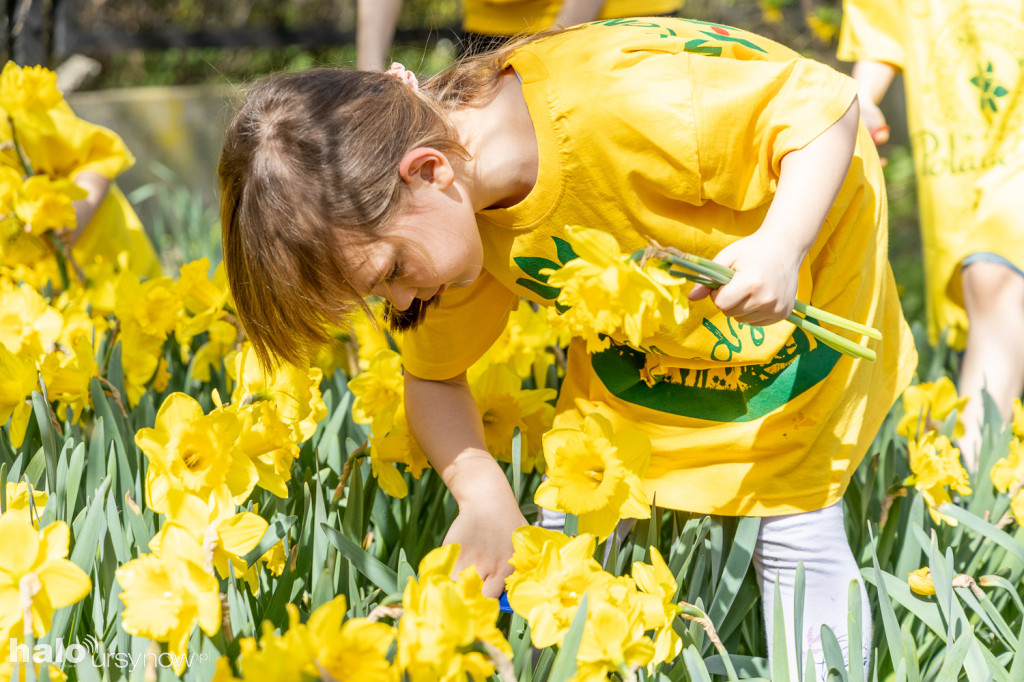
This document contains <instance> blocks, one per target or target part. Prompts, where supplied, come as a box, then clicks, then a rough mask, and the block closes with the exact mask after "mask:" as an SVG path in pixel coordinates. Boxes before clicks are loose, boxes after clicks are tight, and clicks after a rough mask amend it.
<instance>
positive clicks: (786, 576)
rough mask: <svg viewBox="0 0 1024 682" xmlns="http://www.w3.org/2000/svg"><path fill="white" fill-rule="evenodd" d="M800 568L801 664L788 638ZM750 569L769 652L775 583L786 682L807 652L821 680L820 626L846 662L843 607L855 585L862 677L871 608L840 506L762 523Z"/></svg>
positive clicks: (824, 671)
mask: <svg viewBox="0 0 1024 682" xmlns="http://www.w3.org/2000/svg"><path fill="white" fill-rule="evenodd" d="M801 562H802V563H803V565H804V585H805V590H804V613H803V632H802V633H801V637H800V643H801V647H800V651H801V654H800V658H799V659H798V658H797V652H796V650H795V642H796V639H795V637H794V636H793V609H794V604H793V587H794V582H795V580H796V568H797V564H799V563H801ZM754 569H755V571H756V572H757V580H758V583H759V585H760V587H761V597H762V599H761V601H762V604H763V606H764V622H765V629H766V631H767V632H766V634H767V642H768V651H771V650H772V642H773V641H774V640H773V637H774V633H775V627H774V626H775V623H774V620H775V619H774V614H775V582H776V579H777V580H778V584H779V591H780V592H781V597H782V611H783V618H784V619H785V628H786V641H787V642H788V643H789V644H788V652H789V673H790V679H793V680H796V679H797V674H798V672H797V666H799V667H800V668H801V669H802V668H803V666H804V661H806V659H807V652H808V651H810V652H811V654H812V655H813V656H814V664H815V671H816V674H817V679H820V680H824V679H825V677H826V676H827V672H828V668H827V667H826V666H825V660H824V655H823V654H822V649H821V626H822V625H827V626H829V627H830V628H831V629H832V632H833V633H835V636H836V639H837V640H838V641H839V646H840V648H841V649H842V650H843V655H844V658H846V659H847V660H849V655H850V652H849V627H848V613H849V608H848V605H847V601H848V595H849V588H850V582H851V581H854V580H856V581H858V585H859V586H860V603H861V627H862V632H861V644H862V651H860V652H856V653H854V655H859V656H861V657H862V659H863V660H864V665H865V671H866V670H867V665H868V661H869V659H870V656H871V606H870V604H869V603H868V596H867V593H866V592H865V590H864V585H863V583H862V582H861V578H860V570H859V569H858V568H857V562H856V561H854V558H853V552H852V551H851V550H850V543H849V541H848V540H847V538H846V529H845V527H844V525H843V503H842V501H840V502H837V503H836V504H834V505H832V506H831V507H826V508H825V509H820V510H818V511H813V512H806V513H803V514H790V515H787V516H773V517H766V518H764V519H761V530H760V531H759V532H758V534H757V545H756V546H755V547H754Z"/></svg>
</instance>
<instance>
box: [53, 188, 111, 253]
mask: <svg viewBox="0 0 1024 682" xmlns="http://www.w3.org/2000/svg"><path fill="white" fill-rule="evenodd" d="M74 183H75V184H76V185H78V186H79V187H81V188H82V189H84V190H85V191H86V192H87V193H88V194H87V195H86V197H85V198H84V199H78V200H76V201H75V202H74V207H75V226H74V227H73V228H66V229H63V230H57V233H56V234H57V238H58V239H60V241H61V243H62V244H64V246H65V247H67V248H69V249H70V248H71V247H73V246H74V245H75V244H77V243H78V240H79V239H80V238H81V237H82V232H83V231H84V230H85V228H86V226H87V225H88V224H89V223H90V222H92V217H93V216H94V215H96V211H97V210H99V207H100V204H102V203H103V200H104V199H106V198H107V193H108V192H109V191H110V185H111V180H110V179H109V178H106V177H104V176H102V175H100V174H99V173H96V172H94V171H82V172H81V173H79V174H78V175H76V176H75V177H74Z"/></svg>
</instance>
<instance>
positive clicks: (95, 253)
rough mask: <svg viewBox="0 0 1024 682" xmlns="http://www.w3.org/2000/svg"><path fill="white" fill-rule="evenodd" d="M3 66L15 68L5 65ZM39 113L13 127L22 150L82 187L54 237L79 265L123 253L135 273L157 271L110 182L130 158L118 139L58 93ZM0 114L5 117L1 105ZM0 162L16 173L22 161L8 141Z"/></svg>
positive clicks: (40, 170)
mask: <svg viewBox="0 0 1024 682" xmlns="http://www.w3.org/2000/svg"><path fill="white" fill-rule="evenodd" d="M9 68H14V69H16V68H17V67H14V65H13V64H10V65H9ZM5 70H6V69H5ZM54 93H55V94H56V90H55V86H54ZM45 115H46V117H47V120H48V121H49V124H47V125H23V126H20V127H18V128H17V129H16V132H17V136H18V144H19V145H20V147H21V151H22V153H23V154H24V156H25V157H26V158H27V159H28V160H29V162H30V163H31V165H32V170H33V172H34V173H35V174H43V175H47V176H49V177H50V178H52V179H61V178H64V179H68V180H71V181H72V182H74V183H75V184H77V185H78V186H79V187H81V188H82V189H84V190H85V191H86V192H87V196H86V197H85V198H84V199H80V200H78V201H76V202H75V215H76V220H77V225H76V226H75V227H74V228H70V229H65V230H59V231H57V237H58V238H59V239H60V240H61V241H62V242H63V243H64V245H65V246H66V247H67V248H70V249H71V254H72V256H73V257H74V259H75V261H76V263H77V264H78V265H80V266H82V267H83V268H84V267H87V266H89V265H93V264H94V263H97V262H101V263H109V264H113V265H117V264H118V263H121V259H122V258H123V257H122V256H121V254H122V253H125V254H126V259H125V262H123V263H121V264H122V265H123V266H125V267H127V268H128V269H130V270H131V271H133V272H135V273H136V274H137V275H139V276H140V277H157V276H159V275H160V262H159V260H158V259H157V255H156V251H155V250H154V249H153V245H152V244H151V243H150V241H149V238H148V237H147V236H146V232H145V229H144V228H143V226H142V223H141V221H140V220H139V218H138V216H137V215H136V214H135V210H134V209H133V208H132V206H131V204H129V203H128V199H127V198H126V197H125V196H124V194H123V193H122V192H121V190H120V189H119V188H118V187H117V185H116V184H115V182H114V180H115V179H116V178H117V176H118V175H120V174H121V173H123V172H124V171H126V170H128V169H129V168H131V167H132V165H133V164H134V163H135V157H134V156H132V153H131V152H130V151H129V150H128V147H127V146H126V145H125V144H124V141H123V140H122V139H121V138H120V136H118V135H117V134H116V133H114V132H113V131H111V130H108V129H107V128H104V127H102V126H99V125H96V124H94V123H90V122H88V121H84V120H82V119H81V118H79V117H78V116H76V115H75V113H74V112H73V111H72V110H71V107H70V106H69V105H68V103H67V102H66V101H64V99H63V98H62V97H60V96H59V95H57V96H56V101H54V102H53V105H52V107H48V108H47V109H46V112H45ZM0 116H3V118H5V119H6V112H4V110H3V109H0ZM5 128H6V130H5V131H4V133H3V135H4V136H6V138H7V139H8V141H9V139H10V135H11V131H10V127H9V126H5ZM0 163H2V164H4V165H7V166H10V167H12V168H14V169H15V170H17V171H18V172H19V173H21V172H22V165H21V164H22V161H21V160H20V159H19V157H18V152H17V150H16V149H15V148H14V146H13V145H10V144H7V145H5V146H4V149H3V151H2V152H0ZM36 241H37V242H38V244H37V246H36V248H35V251H37V252H38V255H39V257H41V258H46V259H49V254H48V251H47V249H48V247H47V245H46V244H45V243H44V242H42V241H40V240H38V239H37V240H36ZM0 265H6V266H11V265H13V263H0Z"/></svg>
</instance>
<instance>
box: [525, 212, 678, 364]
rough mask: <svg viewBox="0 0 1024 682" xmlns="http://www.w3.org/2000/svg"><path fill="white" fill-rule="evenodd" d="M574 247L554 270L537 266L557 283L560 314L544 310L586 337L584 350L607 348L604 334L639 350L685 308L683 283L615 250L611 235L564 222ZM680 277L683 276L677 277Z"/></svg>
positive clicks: (560, 322) (669, 324) (668, 325)
mask: <svg viewBox="0 0 1024 682" xmlns="http://www.w3.org/2000/svg"><path fill="white" fill-rule="evenodd" d="M566 234H567V237H568V240H569V243H570V244H571V245H572V247H573V250H575V252H576V253H577V254H579V257H578V258H575V259H573V260H571V261H569V262H568V263H566V264H565V265H564V266H563V267H561V268H560V269H558V270H553V271H546V270H542V271H541V272H542V274H546V275H548V281H547V284H548V285H549V286H552V287H559V288H560V289H561V292H560V293H559V295H558V299H557V301H558V303H559V304H560V305H561V306H562V307H563V308H567V309H566V310H564V312H562V313H561V314H555V313H556V309H555V308H551V309H549V312H550V314H551V316H552V319H553V320H554V321H555V323H556V324H558V325H565V326H566V327H567V328H568V329H569V331H570V332H571V333H572V334H573V336H578V337H580V338H582V339H585V340H586V342H587V352H588V353H594V352H597V351H601V350H604V349H606V348H608V345H609V339H615V340H619V341H623V342H628V343H629V344H630V345H631V346H633V347H634V348H637V349H643V347H644V343H645V342H646V341H647V339H649V338H651V337H652V336H654V335H655V334H656V333H658V332H660V331H662V330H663V329H671V328H672V327H674V326H676V325H678V324H680V323H681V322H683V321H684V320H685V319H686V316H687V315H688V313H689V307H688V305H687V299H686V296H684V295H682V294H681V288H680V287H681V286H682V284H675V283H673V282H671V278H660V277H659V278H658V279H659V280H661V281H657V280H656V279H655V278H654V277H652V275H651V274H650V272H649V271H647V270H644V269H641V268H640V266H639V265H637V264H636V263H635V262H633V260H631V259H630V257H629V256H628V255H625V254H622V253H621V252H620V251H619V246H618V243H617V242H616V241H615V238H614V237H612V236H611V235H609V234H607V233H605V232H602V231H600V230H593V229H587V228H582V227H572V226H570V227H567V228H566ZM679 281H680V282H682V280H679Z"/></svg>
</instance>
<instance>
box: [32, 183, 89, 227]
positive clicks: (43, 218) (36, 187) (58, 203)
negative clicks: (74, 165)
mask: <svg viewBox="0 0 1024 682" xmlns="http://www.w3.org/2000/svg"><path fill="white" fill-rule="evenodd" d="M86 196H87V193H86V191H85V190H84V189H82V188H81V187H79V186H78V185H76V184H75V183H73V182H71V181H70V180H66V179H63V178H59V179H56V180H54V179H51V178H50V177H48V176H46V175H33V176H32V177H31V178H29V179H28V180H26V181H25V182H24V184H23V185H22V186H21V191H20V192H19V193H18V194H17V196H16V197H15V198H14V213H15V214H16V215H17V216H18V220H21V221H22V222H23V223H25V230H26V231H28V232H30V233H32V234H35V235H41V234H43V233H44V232H48V231H50V230H61V229H64V228H73V227H75V223H76V218H75V207H74V205H73V204H72V202H73V201H75V200H77V199H84V198H85V197H86Z"/></svg>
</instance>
